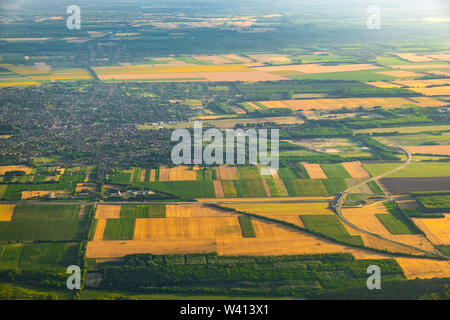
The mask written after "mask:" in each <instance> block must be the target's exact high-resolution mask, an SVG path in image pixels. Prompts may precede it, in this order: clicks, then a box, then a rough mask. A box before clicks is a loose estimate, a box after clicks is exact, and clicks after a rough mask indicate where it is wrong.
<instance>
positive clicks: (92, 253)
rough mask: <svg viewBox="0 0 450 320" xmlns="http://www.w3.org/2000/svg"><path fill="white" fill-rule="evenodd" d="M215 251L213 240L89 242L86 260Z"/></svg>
mask: <svg viewBox="0 0 450 320" xmlns="http://www.w3.org/2000/svg"><path fill="white" fill-rule="evenodd" d="M215 251H216V242H215V240H211V239H205V240H202V239H200V240H187V239H184V240H151V241H136V240H128V241H123V240H121V241H89V242H88V246H87V252H86V256H87V258H97V259H98V258H120V257H124V256H126V255H130V254H140V253H152V254H186V253H210V252H215Z"/></svg>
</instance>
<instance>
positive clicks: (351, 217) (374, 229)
mask: <svg viewBox="0 0 450 320" xmlns="http://www.w3.org/2000/svg"><path fill="white" fill-rule="evenodd" d="M342 214H343V215H344V217H345V218H346V219H347V220H348V221H350V222H351V223H352V224H354V225H355V226H358V227H359V228H361V229H363V230H365V231H368V232H370V233H374V234H379V235H385V234H390V232H389V231H388V230H387V229H386V227H385V226H384V225H383V224H382V223H381V221H380V220H379V219H378V218H377V217H376V216H375V215H376V214H389V211H387V209H386V208H385V206H384V205H382V204H381V203H377V204H375V205H373V206H366V207H362V208H347V209H343V210H342Z"/></svg>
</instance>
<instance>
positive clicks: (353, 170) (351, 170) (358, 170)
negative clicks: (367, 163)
mask: <svg viewBox="0 0 450 320" xmlns="http://www.w3.org/2000/svg"><path fill="white" fill-rule="evenodd" d="M341 164H342V166H343V167H344V169H345V170H347V172H348V174H349V175H350V176H351V177H352V178H356V179H358V178H368V177H369V174H368V173H367V171H366V170H364V168H363V167H362V166H361V162H359V161H354V162H343V163H341Z"/></svg>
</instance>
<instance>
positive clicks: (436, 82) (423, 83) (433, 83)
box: [393, 79, 450, 88]
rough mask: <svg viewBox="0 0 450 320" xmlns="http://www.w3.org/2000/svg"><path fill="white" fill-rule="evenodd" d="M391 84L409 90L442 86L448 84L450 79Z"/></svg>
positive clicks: (404, 81)
mask: <svg viewBox="0 0 450 320" xmlns="http://www.w3.org/2000/svg"><path fill="white" fill-rule="evenodd" d="M393 82H394V83H397V84H399V85H402V86H405V87H409V88H425V87H428V86H442V85H445V84H450V79H417V80H395V81H393Z"/></svg>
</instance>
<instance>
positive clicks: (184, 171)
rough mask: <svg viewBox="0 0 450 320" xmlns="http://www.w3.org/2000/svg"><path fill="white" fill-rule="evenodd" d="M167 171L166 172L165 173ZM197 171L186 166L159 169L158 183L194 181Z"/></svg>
mask: <svg viewBox="0 0 450 320" xmlns="http://www.w3.org/2000/svg"><path fill="white" fill-rule="evenodd" d="M162 169H164V174H163V178H164V179H167V180H161V172H162V171H161V170H162ZM167 171H168V172H167ZM196 180H197V171H195V170H193V169H192V168H191V167H188V166H177V167H174V168H160V169H159V181H196Z"/></svg>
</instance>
